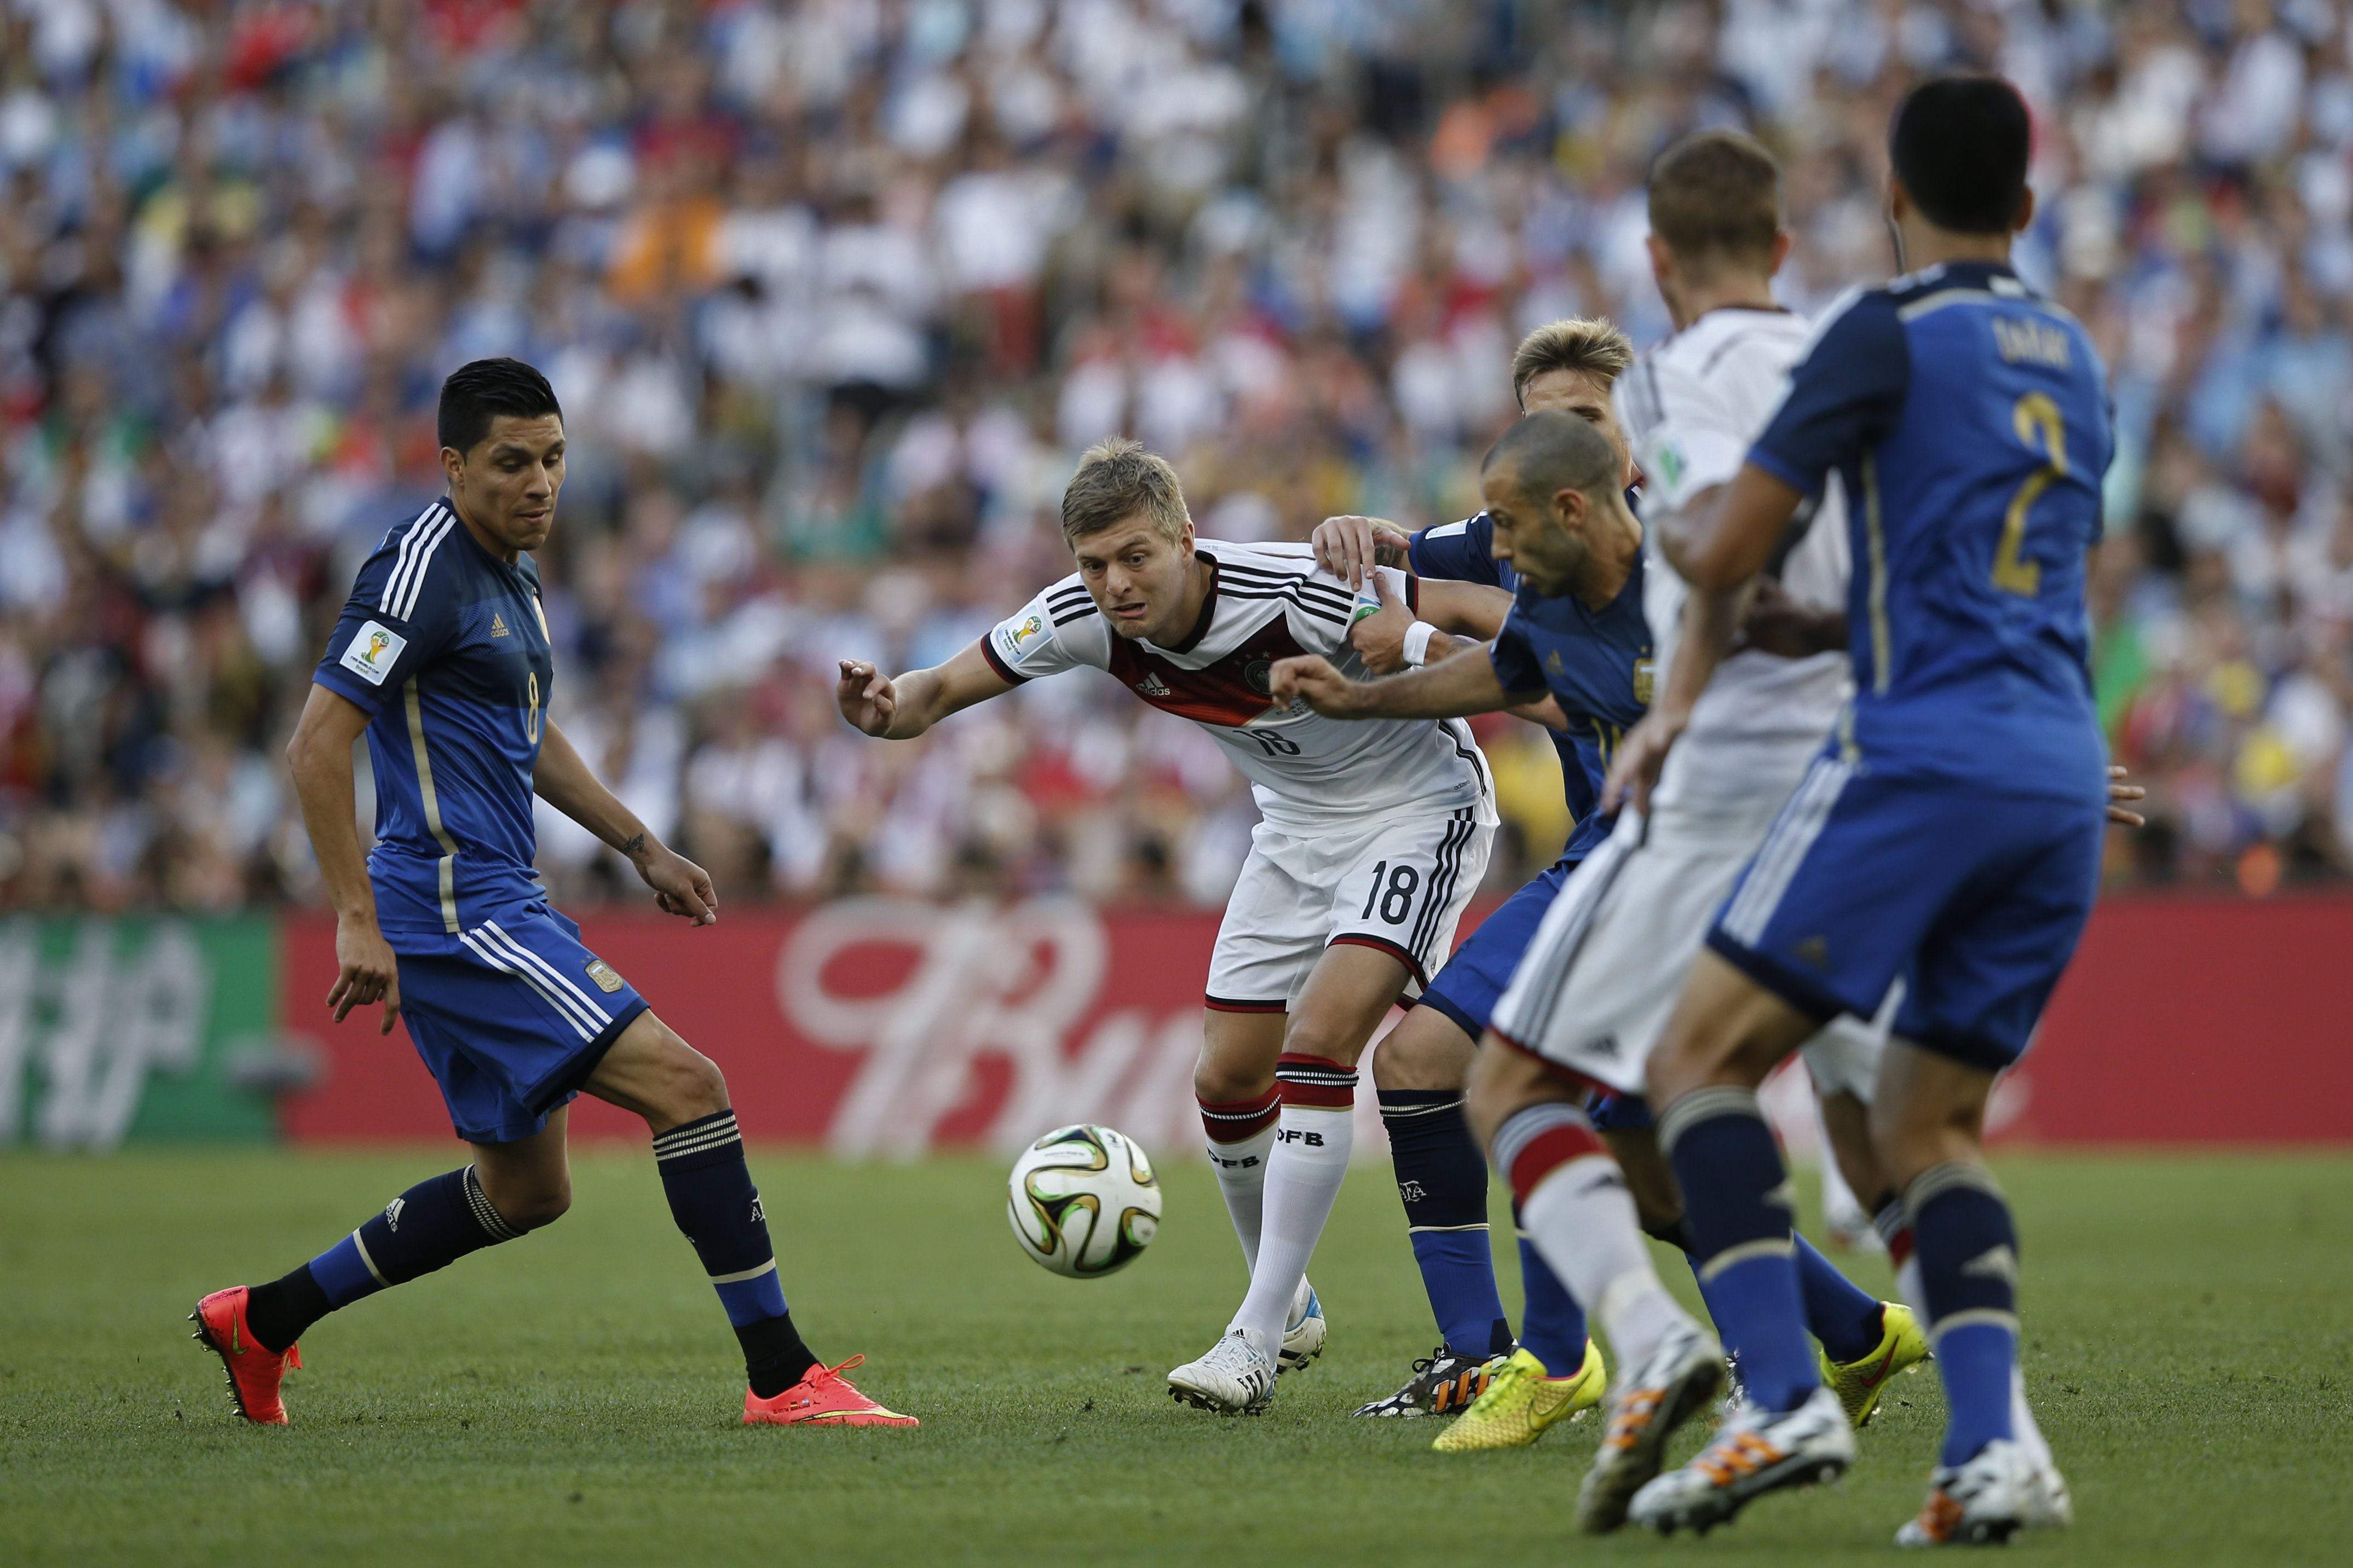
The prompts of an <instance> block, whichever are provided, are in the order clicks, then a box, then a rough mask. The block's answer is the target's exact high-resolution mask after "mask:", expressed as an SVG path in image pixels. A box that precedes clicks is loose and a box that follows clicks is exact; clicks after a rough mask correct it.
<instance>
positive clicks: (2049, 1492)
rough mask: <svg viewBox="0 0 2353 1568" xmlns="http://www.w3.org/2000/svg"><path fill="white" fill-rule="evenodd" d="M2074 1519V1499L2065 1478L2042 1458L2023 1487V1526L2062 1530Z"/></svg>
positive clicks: (2033, 1528) (2057, 1469) (2049, 1462)
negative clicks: (2070, 1495)
mask: <svg viewBox="0 0 2353 1568" xmlns="http://www.w3.org/2000/svg"><path fill="white" fill-rule="evenodd" d="M2074 1522H2075V1500H2074V1499H2073V1498H2071V1497H2069V1496H2068V1495H2067V1478H2066V1477H2064V1476H2063V1475H2061V1474H2060V1473H2059V1467H2058V1466H2056V1465H2054V1464H2052V1463H2051V1461H2050V1460H2048V1459H2045V1460H2044V1461H2043V1462H2042V1464H2040V1465H2037V1466H2036V1467H2035V1468H2034V1479H2033V1481H2032V1482H2031V1484H2030V1485H2029V1486H2028V1487H2027V1489H2026V1528H2027V1529H2029V1530H2064V1529H2066V1528H2067V1527H2068V1526H2069V1525H2071V1524H2073V1523H2074Z"/></svg>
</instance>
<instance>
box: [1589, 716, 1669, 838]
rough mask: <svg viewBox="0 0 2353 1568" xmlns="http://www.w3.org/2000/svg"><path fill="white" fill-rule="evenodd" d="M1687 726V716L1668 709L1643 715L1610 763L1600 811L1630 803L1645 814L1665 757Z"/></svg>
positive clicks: (1649, 806) (1602, 788) (1627, 734)
mask: <svg viewBox="0 0 2353 1568" xmlns="http://www.w3.org/2000/svg"><path fill="white" fill-rule="evenodd" d="M1689 722H1691V715H1690V714H1688V713H1678V712H1675V711H1674V710H1672V709H1667V708H1653V709H1651V710H1650V711H1649V712H1648V713H1645V714H1643V715H1642V717H1641V721H1638V722H1637V723H1636V724H1635V726H1634V727H1633V728H1632V729H1630V730H1629V731H1626V738H1625V739H1624V740H1622V741H1620V742H1618V752H1617V755H1615V756H1613V757H1611V758H1610V759H1609V778H1608V779H1607V780H1605V781H1604V782H1603V784H1602V785H1601V809H1602V810H1604V811H1616V810H1617V809H1618V808H1619V807H1620V806H1621V805H1626V804H1627V803H1628V802H1632V803H1633V806H1634V809H1635V810H1636V811H1641V812H1648V811H1649V810H1650V809H1651V790H1653V789H1655V788H1657V787H1658V783H1659V770H1660V769H1661V768H1662V767H1664V766H1666V764H1667V753H1668V752H1671V751H1673V750H1674V747H1675V742H1676V741H1677V740H1679V739H1681V738H1682V736H1683V726H1684V725H1685V724H1688V723H1689Z"/></svg>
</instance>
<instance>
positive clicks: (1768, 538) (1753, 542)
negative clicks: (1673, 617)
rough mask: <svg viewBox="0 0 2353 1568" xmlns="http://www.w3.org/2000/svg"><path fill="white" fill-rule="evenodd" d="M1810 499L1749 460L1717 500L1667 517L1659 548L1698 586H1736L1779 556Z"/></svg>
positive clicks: (1660, 532) (1663, 525) (1722, 588)
mask: <svg viewBox="0 0 2353 1568" xmlns="http://www.w3.org/2000/svg"><path fill="white" fill-rule="evenodd" d="M1802 500H1805V497H1804V496H1803V495H1801V494H1799V492H1798V491H1797V490H1795V489H1791V488H1790V486H1789V485H1788V483H1787V482H1785V481H1784V480H1781V479H1776V478H1775V477H1774V476H1773V475H1771V474H1769V473H1767V471H1766V470H1765V469H1763V468H1758V467H1757V465H1756V464H1755V463H1753V462H1752V463H1744V464H1742V465H1741V468H1740V472H1739V473H1737V474H1736V475H1734V476H1733V478H1732V482H1731V483H1729V484H1727V485H1725V487H1724V488H1723V489H1722V491H1721V492H1720V493H1719V494H1717V495H1716V496H1715V500H1714V501H1713V502H1712V503H1711V504H1705V505H1699V506H1692V507H1686V508H1684V509H1683V510H1682V511H1681V512H1679V513H1677V514H1676V515H1675V516H1673V517H1670V518H1666V519H1663V520H1662V521H1661V522H1660V524H1659V549H1660V551H1661V552H1662V553H1663V554H1664V555H1665V556H1666V558H1667V561H1668V563H1669V564H1671V565H1672V566H1673V567H1674V569H1675V570H1676V571H1677V572H1679V573H1681V574H1683V581H1685V582H1687V583H1689V584H1691V585H1692V586H1693V587H1694V588H1697V589H1703V590H1705V589H1714V590H1718V591H1721V590H1724V589H1727V588H1736V587H1738V586H1740V584H1743V583H1746V581H1748V579H1749V578H1751V577H1754V576H1755V575H1757V573H1759V572H1761V571H1763V570H1764V568H1765V563H1767V561H1769V560H1771V559H1772V558H1773V547H1774V546H1775V545H1776V544H1778V543H1779V542H1780V541H1781V534H1782V531H1783V530H1785V529H1786V528H1787V527H1788V523H1789V519H1790V517H1791V516H1793V515H1794V514H1795V513H1796V511H1797V510H1798V505H1799V502H1800V501H1802Z"/></svg>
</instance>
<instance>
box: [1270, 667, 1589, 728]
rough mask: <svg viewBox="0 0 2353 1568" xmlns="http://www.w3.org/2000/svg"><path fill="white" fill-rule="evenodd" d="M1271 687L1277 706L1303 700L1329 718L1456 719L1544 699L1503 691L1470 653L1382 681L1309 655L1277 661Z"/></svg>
mask: <svg viewBox="0 0 2353 1568" xmlns="http://www.w3.org/2000/svg"><path fill="white" fill-rule="evenodd" d="M1271 689H1272V693H1273V697H1274V700H1276V701H1277V702H1283V703H1288V702H1291V701H1293V700H1300V699H1304V700H1306V703H1307V705H1308V706H1309V707H1310V708H1313V709H1314V710H1315V711H1317V712H1318V713H1321V714H1323V715H1324V716H1325V717H1326V718H1331V719H1456V718H1461V717H1463V716H1465V715H1467V714H1472V713H1493V712H1494V711H1496V710H1499V709H1504V708H1509V707H1511V706H1512V705H1513V704H1514V702H1529V701H1534V700H1535V699H1536V698H1538V697H1541V696H1543V695H1544V693H1542V692H1526V691H1523V692H1517V693H1514V692H1510V691H1506V690H1504V683H1503V681H1501V680H1500V679H1497V678H1496V675H1495V665H1494V661H1493V660H1492V659H1488V658H1472V657H1471V656H1470V655H1468V654H1464V655H1462V656H1461V657H1459V658H1450V659H1447V660H1446V661H1445V662H1444V663H1441V664H1432V665H1426V666H1424V667H1423V668H1419V669H1413V670H1408V671H1407V672H1406V673H1405V674H1403V675H1392V676H1390V677H1388V678H1387V679H1382V680H1351V679H1348V678H1347V677H1346V676H1345V675H1343V674H1341V673H1340V672H1339V671H1338V670H1337V669H1335V668H1333V667H1332V662H1331V661H1330V660H1329V659H1326V658H1321V657H1320V656H1317V655H1314V654H1308V655H1304V656H1303V657H1301V658H1285V659H1278V660H1277V661H1276V662H1275V666H1274V679H1273V680H1272V681H1271Z"/></svg>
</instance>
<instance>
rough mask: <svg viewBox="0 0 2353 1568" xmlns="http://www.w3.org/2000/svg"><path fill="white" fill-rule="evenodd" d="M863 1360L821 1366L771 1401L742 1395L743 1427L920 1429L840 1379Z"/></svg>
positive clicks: (855, 1358)
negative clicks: (901, 1427) (907, 1427)
mask: <svg viewBox="0 0 2353 1568" xmlns="http://www.w3.org/2000/svg"><path fill="white" fill-rule="evenodd" d="M865 1364H866V1358H865V1357H864V1356H862V1355H854V1356H851V1357H850V1358H849V1360H848V1361H846V1362H843V1363H841V1364H840V1365H839V1366H828V1365H826V1364H825V1363H823V1362H819V1363H817V1364H816V1365H815V1366H812V1367H810V1368H809V1369H808V1372H807V1375H805V1376H804V1377H802V1379H801V1380H800V1381H799V1382H798V1383H797V1384H793V1385H792V1386H791V1387H790V1388H787V1389H786V1390H785V1391H784V1392H783V1393H782V1394H777V1395H776V1397H775V1398H773V1399H763V1398H761V1397H760V1396H759V1395H758V1394H754V1393H753V1392H752V1391H751V1390H750V1389H748V1388H747V1389H745V1390H744V1425H745V1426H922V1425H923V1423H922V1422H920V1421H918V1420H916V1419H915V1418H914V1417H913V1416H912V1415H900V1414H899V1413H898V1412H897V1411H895V1410H889V1409H885V1408H884V1407H883V1406H881V1405H877V1404H876V1403H875V1402H874V1401H873V1400H871V1399H869V1398H868V1397H866V1395H864V1394H860V1393H859V1392H858V1385H857V1384H853V1383H851V1382H850V1381H849V1379H848V1378H846V1377H844V1376H842V1375H841V1374H842V1373H845V1372H848V1371H849V1370H850V1369H851V1368H852V1367H858V1366H863V1365H865Z"/></svg>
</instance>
